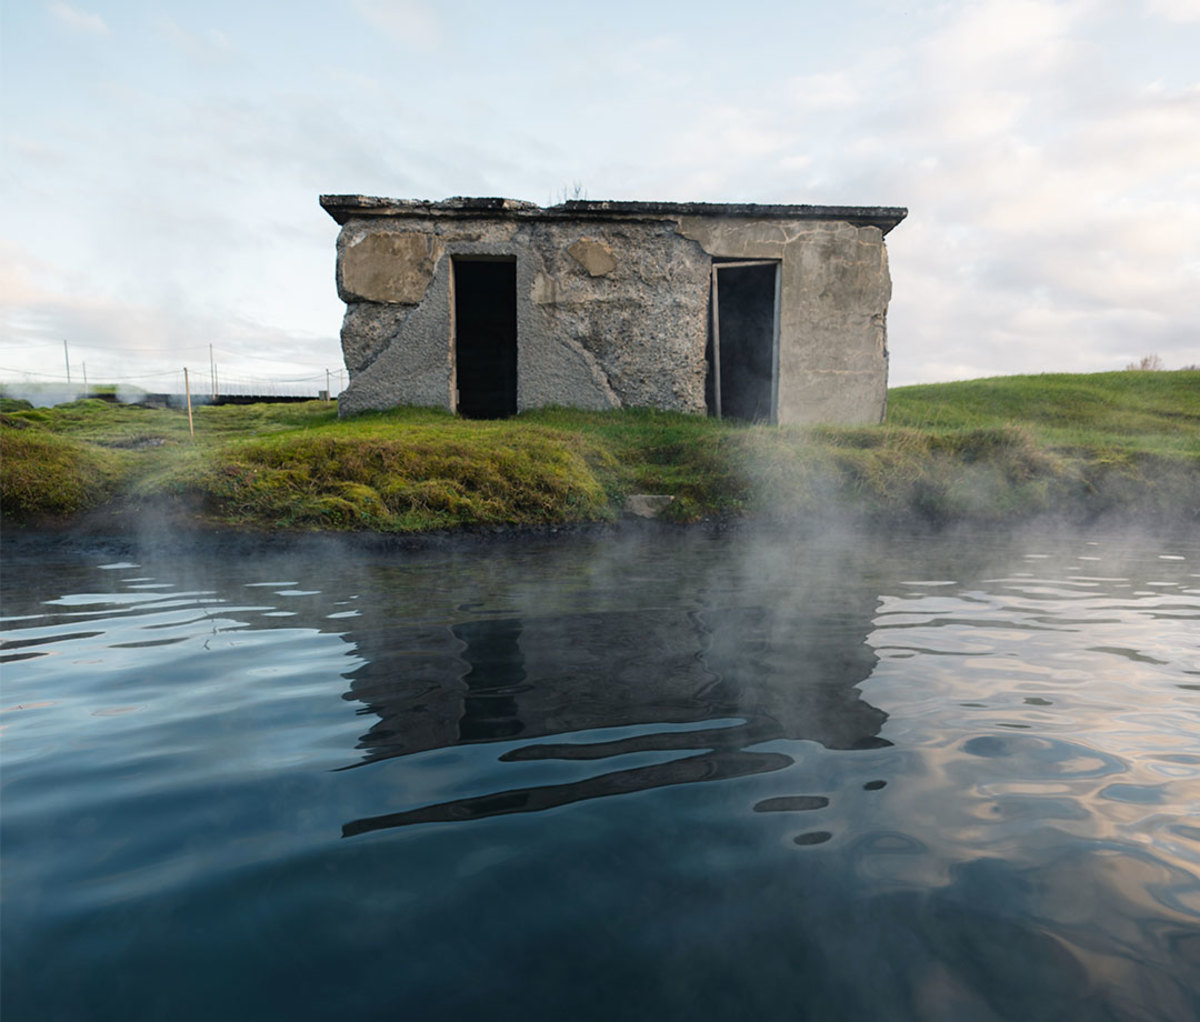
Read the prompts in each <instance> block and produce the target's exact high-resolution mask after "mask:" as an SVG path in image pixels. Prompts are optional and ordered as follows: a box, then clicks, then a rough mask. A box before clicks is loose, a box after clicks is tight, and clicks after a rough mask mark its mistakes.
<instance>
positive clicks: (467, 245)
mask: <svg viewBox="0 0 1200 1022" xmlns="http://www.w3.org/2000/svg"><path fill="white" fill-rule="evenodd" d="M418 227H419V228H420V229H417V230H415V229H414V228H418ZM455 256H508V257H514V258H515V260H516V264H517V298H518V300H517V335H518V339H519V341H518V344H519V347H518V369H517V406H518V408H520V409H527V408H538V407H542V406H545V405H551V404H561V405H571V406H575V407H581V408H591V409H602V408H619V407H623V406H632V405H648V406H653V407H658V408H666V409H674V410H678V411H684V412H693V413H698V414H703V413H704V412H705V400H704V383H705V374H706V371H707V369H706V363H705V358H704V349H705V344H706V343H707V329H708V326H707V324H708V320H707V316H708V259H707V257H706V256H705V255H704V253H703V252H702V251H701V250H700V247H699V246H698V245H696V244H695V243H694V242H690V241H688V240H686V239H684V238H682V237H681V236H680V235H678V234H677V233H676V232H675V231H674V229H673V227H672V225H670V224H663V223H654V222H650V223H617V224H606V225H598V224H576V223H570V222H565V223H564V222H548V223H546V222H537V223H513V222H503V221H496V220H489V219H484V218H480V219H478V220H476V219H458V220H454V221H448V222H446V221H443V222H431V223H429V222H427V223H417V224H414V223H411V222H407V223H390V222H383V223H380V222H379V221H372V220H352V221H350V222H349V223H347V224H346V226H345V227H344V228H343V229H342V234H341V237H340V238H339V241H338V293H339V294H340V295H341V297H342V299H343V300H344V301H346V302H347V303H348V308H347V312H346V317H345V320H344V321H343V324H342V349H343V351H344V353H345V357H346V367H347V369H349V371H350V386H349V388H348V389H347V390H346V391H345V392H344V393H343V394H342V395H341V396H340V398H339V407H340V409H341V412H342V413H343V414H350V413H353V412H358V411H363V410H366V409H381V408H390V407H392V406H393V405H395V404H398V403H403V404H419V405H430V406H434V407H444V408H453V398H452V395H453V391H454V372H453V348H452V343H451V332H452V325H451V321H450V319H451V317H450V310H451V304H452V302H451V297H450V276H451V260H452V259H453V258H454V257H455Z"/></svg>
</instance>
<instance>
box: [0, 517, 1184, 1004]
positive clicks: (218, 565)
mask: <svg viewBox="0 0 1200 1022" xmlns="http://www.w3.org/2000/svg"><path fill="white" fill-rule="evenodd" d="M5 555H6V556H5V571H4V576H3V614H4V621H3V628H4V631H3V636H2V638H3V646H2V648H0V669H2V671H3V697H2V700H0V704H2V705H0V709H2V710H3V713H2V714H0V724H2V727H3V730H2V732H0V752H2V754H3V774H2V782H3V789H2V798H3V803H2V808H3V832H2V835H0V836H2V850H3V855H4V873H3V883H4V903H3V917H2V923H3V929H2V939H3V970H4V976H3V991H2V996H3V1017H4V1019H5V1022H9V1020H10V1019H11V1020H24V1019H31V1020H32V1019H38V1020H41V1019H160V1018H171V1019H212V1018H222V1019H263V1018H286V1019H324V1018H331V1017H354V1016H356V1015H362V1016H366V1017H372V1018H376V1017H382V1018H392V1017H395V1018H402V1017H403V1018H410V1017H411V1018H436V1019H456V1018H462V1019H467V1018H472V1019H475V1018H481V1017H486V1018H491V1019H494V1018H500V1019H506V1018H513V1019H517V1018H520V1019H528V1018H552V1017H553V1018H564V1019H609V1018H612V1019H616V1018H622V1019H624V1018H646V1019H651V1018H653V1019H673V1018H679V1019H684V1018H688V1019H695V1018H720V1019H729V1018H748V1019H775V1018H780V1019H783V1018H786V1019H806V1018H811V1019H829V1018H874V1019H948V1020H949V1019H955V1020H958V1019H1023V1020H1024V1019H1063V1018H1071V1019H1168V1020H1172V1019H1178V1020H1190V1019H1194V1018H1196V1017H1200V993H1198V991H1200V712H1198V709H1200V542H1197V541H1196V540H1195V539H1194V538H1192V539H1188V538H1185V539H1179V538H1174V539H1162V538H1155V537H1147V536H1140V537H1135V536H1131V535H1128V534H1127V535H1123V536H1083V535H1078V534H1056V535H1049V536H1023V537H1020V538H1017V539H1011V540H1003V539H1001V538H998V537H992V536H988V535H984V534H976V535H970V536H963V537H958V538H955V539H947V538H942V539H929V538H910V539H905V540H903V541H894V540H893V541H886V540H884V539H883V538H878V537H877V538H864V537H841V536H836V535H819V536H816V535H814V536H807V537H794V536H781V535H775V536H772V537H761V536H759V537H753V536H722V537H713V536H703V535H690V534H689V535H683V534H679V533H674V532H644V533H642V532H639V533H634V534H631V535H628V536H618V537H613V536H604V537H598V536H592V537H576V538H572V539H565V540H564V539H557V540H554V541H529V540H526V541H522V542H516V543H504V544H498V545H497V546H495V547H492V548H485V547H482V546H477V545H476V546H469V547H459V548H451V549H446V550H433V551H425V552H419V553H414V552H408V553H391V554H383V553H375V554H370V555H365V554H361V553H355V552H353V551H352V550H351V549H350V548H343V547H340V546H338V545H337V544H336V543H333V542H330V543H328V544H318V545H315V546H312V547H310V548H307V549H306V550H305V551H304V552H303V554H302V555H301V556H295V557H293V556H284V555H281V554H277V553H271V552H267V551H264V552H262V553H258V554H252V555H247V554H246V553H245V551H239V552H237V553H236V554H224V555H223V554H222V553H221V552H220V551H218V550H207V551H204V552H201V553H197V554H195V555H194V556H189V557H187V558H181V557H179V556H175V555H173V554H171V553H170V552H169V550H167V549H165V548H163V547H162V546H155V547H147V548H146V549H144V550H139V549H137V548H131V549H129V550H125V551H122V552H121V554H120V555H119V556H118V555H114V554H113V553H112V550H111V548H105V549H97V550H95V551H88V550H61V549H59V548H57V547H55V546H54V545H53V544H49V543H39V541H38V540H37V539H36V537H35V538H32V539H25V540H20V541H13V540H11V538H10V539H9V540H8V541H6V547H5Z"/></svg>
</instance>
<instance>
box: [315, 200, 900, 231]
mask: <svg viewBox="0 0 1200 1022" xmlns="http://www.w3.org/2000/svg"><path fill="white" fill-rule="evenodd" d="M321 207H322V208H323V209H324V210H325V212H327V213H328V214H329V215H330V216H331V217H333V219H334V220H336V221H337V222H338V223H339V224H344V223H346V221H347V220H351V219H355V218H374V217H379V218H388V217H394V218H400V219H403V218H412V219H435V218H456V217H480V216H483V217H494V218H496V219H518V220H673V219H677V218H679V217H685V216H709V217H730V218H737V219H744V220H840V221H845V222H846V223H850V224H853V225H854V226H855V227H878V228H879V229H880V231H882V232H883V233H884V234H887V232H888V231H890V230H891V229H892V228H893V227H895V226H896V225H897V224H898V223H900V221H901V220H903V219H904V218H905V217H906V216H908V210H907V209H906V208H905V207H904V206H794V205H782V204H775V203H771V204H763V203H755V202H621V201H608V200H592V199H572V200H570V201H568V202H564V203H561V204H559V205H557V206H539V205H537V204H536V203H533V202H523V201H521V200H520V199H500V198H466V197H462V196H458V197H455V198H452V199H441V200H440V201H437V202H433V201H430V200H428V199H385V198H380V197H378V196H373V195H322V196H321Z"/></svg>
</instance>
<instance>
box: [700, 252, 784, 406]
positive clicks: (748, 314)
mask: <svg viewBox="0 0 1200 1022" xmlns="http://www.w3.org/2000/svg"><path fill="white" fill-rule="evenodd" d="M778 376H779V263H778V262H776V261H775V260H769V259H747V260H737V261H729V262H723V263H721V262H714V263H713V268H712V336H711V341H710V346H709V373H708V381H709V382H708V407H709V412H710V413H711V414H712V415H715V416H716V417H717V418H725V419H742V420H744V421H746V422H774V421H776V417H777V404H776V402H777V400H778Z"/></svg>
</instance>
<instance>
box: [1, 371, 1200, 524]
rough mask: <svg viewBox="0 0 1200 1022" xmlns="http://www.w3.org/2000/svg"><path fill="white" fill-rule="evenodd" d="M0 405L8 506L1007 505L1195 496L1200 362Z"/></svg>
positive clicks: (674, 514)
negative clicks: (458, 408)
mask: <svg viewBox="0 0 1200 1022" xmlns="http://www.w3.org/2000/svg"><path fill="white" fill-rule="evenodd" d="M7 407H8V409H10V410H7V411H4V412H0V459H2V460H0V495H2V503H0V507H2V508H3V511H4V513H5V516H6V517H7V518H8V519H9V520H10V521H13V520H15V521H37V520H44V519H45V518H46V517H47V516H49V517H60V518H61V517H63V516H70V515H72V514H75V513H78V512H80V511H86V510H89V509H95V508H109V509H116V510H128V509H137V508H140V507H144V506H146V505H149V504H156V505H161V504H164V503H165V504H166V505H168V506H170V507H173V508H175V509H176V510H178V511H179V512H181V513H186V514H190V515H193V516H197V517H199V518H201V519H202V520H204V521H207V522H214V523H223V524H227V525H237V526H254V527H263V528H283V529H323V530H326V529H366V530H373V531H378V532H422V531H429V530H436V529H453V528H459V527H463V526H496V525H549V524H556V523H569V522H602V521H609V520H612V519H614V518H615V517H616V516H617V515H618V514H619V512H620V508H621V505H622V503H623V501H624V499H625V497H626V496H627V495H628V494H630V493H639V492H641V493H669V494H672V495H673V496H674V497H675V500H674V502H673V503H672V504H671V505H670V507H669V508H668V510H667V512H666V517H668V518H671V519H673V520H676V521H681V522H687V521H697V520H701V519H712V518H723V519H729V518H738V517H743V516H755V517H760V518H763V517H766V518H770V517H780V518H794V517H796V516H797V515H815V514H822V513H829V512H835V513H844V512H846V511H847V510H849V511H852V512H854V513H861V514H866V515H871V516H880V517H908V518H913V517H915V518H918V519H921V520H923V521H929V522H948V521H953V520H958V519H964V518H967V519H972V520H983V521H995V522H1004V521H1011V520H1016V519H1021V518H1025V517H1029V516H1032V515H1038V514H1046V513H1059V514H1066V515H1069V516H1074V517H1079V518H1090V517H1096V516H1098V515H1101V514H1106V513H1111V512H1120V513H1124V514H1129V515H1146V514H1150V515H1160V516H1161V515H1179V514H1183V515H1185V516H1191V517H1192V519H1195V517H1197V516H1200V372H1194V371H1179V372H1123V373H1102V374H1094V375H1086V376H1082V375H1062V374H1048V375H1043V376H1023V377H1002V378H996V379H990V380H972V381H968V382H964V383H949V384H936V385H925V386H919V387H905V388H899V389H894V390H892V391H891V392H890V393H889V410H888V422H887V423H886V424H885V425H882V426H854V427H846V426H819V427H807V428H801V427H763V426H748V425H743V424H737V423H729V422H717V421H714V420H711V419H705V418H700V417H695V416H686V415H679V414H673V413H666V412H657V411H652V410H647V409H631V410H625V411H619V412H585V411H578V410H573V409H564V408H551V409H543V410H539V411H536V412H529V413H525V414H523V415H521V416H518V417H517V418H515V419H510V420H504V421H487V422H479V421H469V420H462V419H458V418H456V417H455V416H452V415H449V414H447V413H444V412H439V411H433V410H429V409H414V408H398V409H394V410H392V411H389V412H385V413H369V414H365V415H360V416H355V417H353V418H350V419H346V420H338V419H337V417H336V411H335V410H334V408H333V407H332V406H331V405H329V404H327V403H322V402H318V401H312V402H307V403H302V404H282V405H250V406H236V405H227V406H220V407H213V406H202V407H200V408H197V409H196V410H195V416H194V421H195V438H194V439H192V438H191V437H190V435H189V431H188V421H187V414H186V412H183V411H178V410H164V409H159V410H150V409H145V408H140V407H125V406H119V405H113V404H111V403H108V402H104V401H99V400H84V401H77V402H73V403H71V404H66V405H60V406H58V407H56V408H52V409H29V408H19V407H17V408H14V406H13V405H12V404H9V405H8V406H7Z"/></svg>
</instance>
